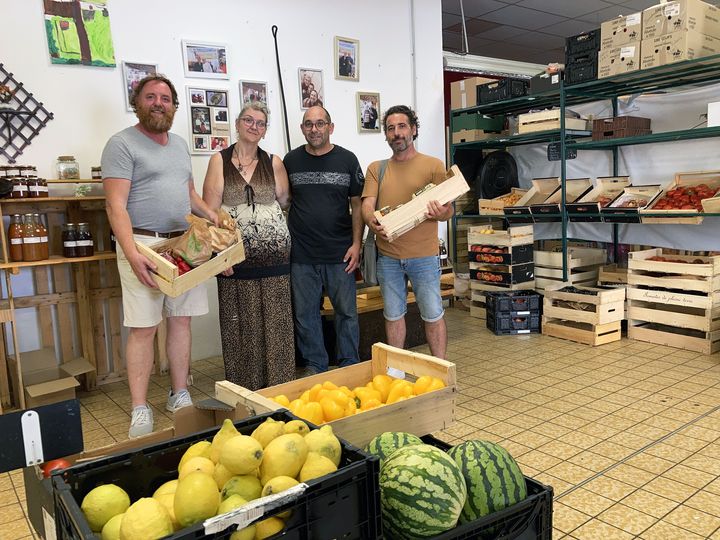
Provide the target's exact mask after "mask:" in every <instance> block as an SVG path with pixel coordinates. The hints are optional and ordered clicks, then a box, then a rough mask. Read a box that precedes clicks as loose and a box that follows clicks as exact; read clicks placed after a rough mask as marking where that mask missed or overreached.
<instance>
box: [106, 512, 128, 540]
mask: <svg viewBox="0 0 720 540" xmlns="http://www.w3.org/2000/svg"><path fill="white" fill-rule="evenodd" d="M124 515H125V513H122V514H118V515H116V516H113V517H111V518H110V519H109V520H108V522H107V523H106V524H105V526H104V527H103V528H102V533H101V538H102V540H120V525H121V524H122V518H123V516H124Z"/></svg>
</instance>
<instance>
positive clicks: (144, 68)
mask: <svg viewBox="0 0 720 540" xmlns="http://www.w3.org/2000/svg"><path fill="white" fill-rule="evenodd" d="M157 71H158V67H157V64H140V63H139V62H123V63H122V74H123V81H124V83H125V84H124V85H123V86H124V87H125V106H126V108H127V110H128V111H130V112H132V110H133V108H132V105H130V97H131V96H132V95H133V92H134V91H135V87H136V86H137V84H138V83H139V82H140V81H141V80H142V79H144V78H145V77H147V76H148V75H157Z"/></svg>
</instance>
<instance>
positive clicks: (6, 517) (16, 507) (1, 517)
mask: <svg viewBox="0 0 720 540" xmlns="http://www.w3.org/2000/svg"><path fill="white" fill-rule="evenodd" d="M20 519H25V515H24V514H23V511H22V507H21V506H20V503H19V502H18V503H15V504H8V505H5V506H3V507H2V511H0V525H2V528H0V529H2V530H3V531H4V530H5V527H6V526H7V525H9V524H10V523H13V522H15V521H17V520H20ZM26 534H27V533H26Z"/></svg>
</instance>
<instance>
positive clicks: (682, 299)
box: [641, 291, 694, 305]
mask: <svg viewBox="0 0 720 540" xmlns="http://www.w3.org/2000/svg"><path fill="white" fill-rule="evenodd" d="M641 292H642V295H641V297H642V299H643V300H647V301H652V302H657V303H661V304H670V303H672V304H675V305H678V304H688V305H692V304H694V301H693V300H694V299H693V298H688V297H686V296H683V295H677V294H675V293H671V292H667V291H641Z"/></svg>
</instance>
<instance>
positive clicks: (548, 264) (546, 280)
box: [535, 247, 607, 291]
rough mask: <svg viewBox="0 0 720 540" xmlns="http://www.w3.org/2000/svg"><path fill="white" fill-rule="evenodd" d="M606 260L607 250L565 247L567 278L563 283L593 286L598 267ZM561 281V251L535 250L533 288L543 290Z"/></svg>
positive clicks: (596, 277)
mask: <svg viewBox="0 0 720 540" xmlns="http://www.w3.org/2000/svg"><path fill="white" fill-rule="evenodd" d="M606 261H607V251H605V250H604V249H596V248H577V247H570V248H568V249H567V255H566V264H567V280H566V281H565V284H570V285H586V286H593V285H595V284H596V283H597V279H598V269H599V268H600V267H601V266H602V265H604V264H605V262H606ZM558 283H563V254H562V252H561V251H557V252H555V251H535V288H536V289H537V290H539V291H542V290H544V289H545V288H546V287H548V286H550V285H555V284H558Z"/></svg>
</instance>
